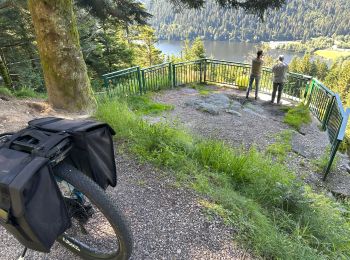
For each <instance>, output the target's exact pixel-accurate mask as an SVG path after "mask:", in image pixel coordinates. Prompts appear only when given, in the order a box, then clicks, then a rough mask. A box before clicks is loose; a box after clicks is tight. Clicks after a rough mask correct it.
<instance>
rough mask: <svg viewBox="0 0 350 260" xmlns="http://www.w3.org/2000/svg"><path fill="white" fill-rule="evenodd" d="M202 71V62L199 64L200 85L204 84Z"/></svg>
mask: <svg viewBox="0 0 350 260" xmlns="http://www.w3.org/2000/svg"><path fill="white" fill-rule="evenodd" d="M202 71H203V68H202V61H200V63H199V83H202Z"/></svg>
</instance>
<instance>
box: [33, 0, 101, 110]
mask: <svg viewBox="0 0 350 260" xmlns="http://www.w3.org/2000/svg"><path fill="white" fill-rule="evenodd" d="M28 3H29V10H30V13H31V16H32V20H33V25H34V29H35V33H36V39H37V44H38V49H39V54H40V61H41V64H42V68H43V73H44V77H45V83H46V89H47V93H48V96H49V102H50V104H52V106H53V107H54V108H60V109H65V110H68V111H79V112H91V111H92V110H93V109H94V107H95V105H96V100H95V98H94V96H93V92H92V89H91V85H90V80H89V77H88V74H87V68H86V64H85V62H84V59H83V54H82V51H81V48H80V43H79V34H78V30H77V24H76V18H75V15H74V13H73V2H72V0H28Z"/></svg>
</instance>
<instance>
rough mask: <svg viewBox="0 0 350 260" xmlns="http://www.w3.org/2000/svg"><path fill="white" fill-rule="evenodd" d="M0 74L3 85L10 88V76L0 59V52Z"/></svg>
mask: <svg viewBox="0 0 350 260" xmlns="http://www.w3.org/2000/svg"><path fill="white" fill-rule="evenodd" d="M0 76H1V77H2V78H3V80H4V84H5V87H7V88H9V89H10V88H11V87H12V81H11V77H10V75H9V72H8V70H7V68H6V65H5V62H4V61H3V60H2V57H1V54H0Z"/></svg>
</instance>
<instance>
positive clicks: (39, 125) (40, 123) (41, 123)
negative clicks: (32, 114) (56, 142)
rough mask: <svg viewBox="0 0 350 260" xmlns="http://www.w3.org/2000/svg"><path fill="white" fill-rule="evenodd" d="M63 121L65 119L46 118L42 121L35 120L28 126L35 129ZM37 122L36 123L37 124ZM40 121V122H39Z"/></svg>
mask: <svg viewBox="0 0 350 260" xmlns="http://www.w3.org/2000/svg"><path fill="white" fill-rule="evenodd" d="M60 120H63V118H59V117H46V118H41V119H34V120H31V121H29V122H28V125H30V126H34V127H42V126H44V125H47V124H51V123H54V122H57V121H60ZM35 121H36V122H35ZM38 121H39V122H38ZM34 122H35V124H34Z"/></svg>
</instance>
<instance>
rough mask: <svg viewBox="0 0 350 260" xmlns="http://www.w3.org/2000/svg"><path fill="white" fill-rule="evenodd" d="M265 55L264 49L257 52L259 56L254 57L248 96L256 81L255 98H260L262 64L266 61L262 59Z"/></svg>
mask: <svg viewBox="0 0 350 260" xmlns="http://www.w3.org/2000/svg"><path fill="white" fill-rule="evenodd" d="M263 56H264V55H263V51H262V50H259V51H258V52H257V57H256V58H255V59H253V61H252V72H251V74H250V78H249V86H248V89H247V95H246V98H248V97H249V92H250V90H251V89H252V88H253V83H254V81H255V100H257V99H258V92H259V82H260V78H261V71H262V66H263V64H264V61H263V59H262V58H263Z"/></svg>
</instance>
